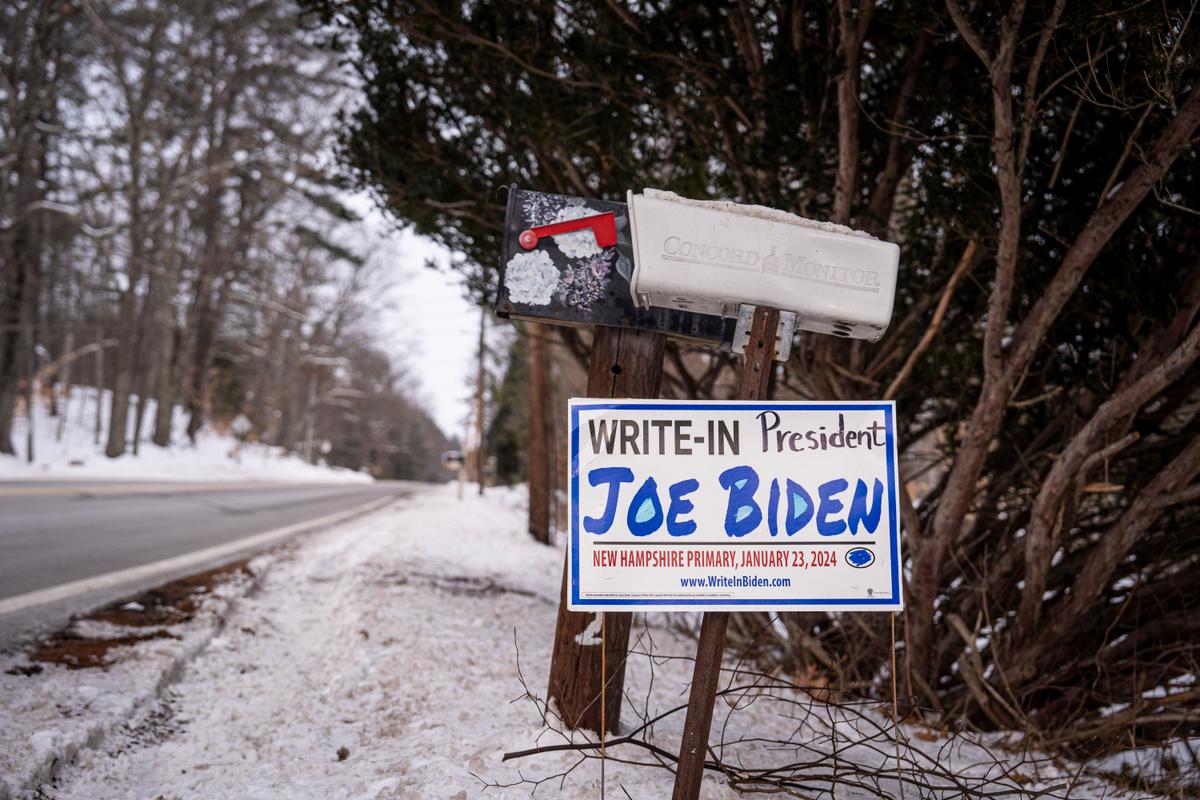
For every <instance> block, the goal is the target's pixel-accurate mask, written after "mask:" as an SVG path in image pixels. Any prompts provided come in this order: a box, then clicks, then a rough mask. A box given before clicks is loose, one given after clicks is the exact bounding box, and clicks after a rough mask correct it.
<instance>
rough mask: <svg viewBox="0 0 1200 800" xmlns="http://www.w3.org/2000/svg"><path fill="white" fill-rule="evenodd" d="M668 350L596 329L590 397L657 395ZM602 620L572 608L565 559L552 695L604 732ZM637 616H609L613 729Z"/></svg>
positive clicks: (608, 712)
mask: <svg viewBox="0 0 1200 800" xmlns="http://www.w3.org/2000/svg"><path fill="white" fill-rule="evenodd" d="M665 348H666V337H664V336H663V335H662V334H661V333H651V332H648V331H635V330H626V329H619V328H605V327H598V328H596V333H595V337H594V339H593V341H592V360H591V366H590V369H589V372H588V396H589V397H646V398H657V397H658V391H659V387H660V386H661V384H662V364H663V352H664V350H665ZM599 618H600V617H599V612H596V613H583V612H577V611H569V610H567V565H566V564H565V563H564V564H563V577H562V591H561V594H560V597H559V601H558V621H557V623H556V625H555V629H554V655H553V657H552V658H551V661H550V688H549V689H548V691H547V694H548V697H549V699H551V700H555V701H557V702H558V710H559V712H560V713H561V714H562V717H563V722H564V723H565V724H566V725H567V727H569V728H589V729H591V730H594V731H598V730H600V687H601V678H600V672H601V669H600V667H601V652H600V647H598V646H597V645H598V643H599V642H598V638H599V626H598V625H595V626H594V631H589V630H588V629H589V627H593V621H596V622H598V621H599ZM632 618H633V615H632V614H629V613H608V614H606V615H605V620H604V627H605V636H604V654H603V658H604V660H605V661H606V662H607V671H608V681H607V683H608V685H607V689H606V700H607V702H606V704H605V705H606V708H605V710H604V717H605V727H607V728H608V730H609V731H611V732H616V731H618V730H619V729H620V722H621V700H622V699H623V697H624V689H625V660H626V658H627V657H628V655H629V627H630V623H631V621H632ZM593 633H594V634H595V635H592V634H593ZM585 642H586V644H585Z"/></svg>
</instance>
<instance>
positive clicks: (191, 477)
mask: <svg viewBox="0 0 1200 800" xmlns="http://www.w3.org/2000/svg"><path fill="white" fill-rule="evenodd" d="M109 395H110V392H108V391H107V390H105V391H104V393H103V396H102V397H101V398H100V413H101V420H100V421H101V430H102V432H103V435H102V436H101V439H100V443H98V444H97V443H96V390H95V389H91V388H88V387H85V386H76V387H72V389H71V393H70V398H69V399H68V401H67V402H65V403H61V404H60V407H61V408H62V409H63V410H64V413H63V414H62V415H61V416H59V417H51V416H50V414H49V410H48V409H47V407H46V403H45V402H43V401H41V400H38V401H35V402H34V413H33V424H34V429H33V432H34V437H33V453H34V462H33V463H32V464H30V463H28V462H27V461H26V459H25V454H26V452H27V450H26V441H27V437H26V434H27V431H28V421H27V420H26V418H25V416H24V414H21V415H19V416H18V417H17V419H16V420H15V421H14V422H13V431H12V438H13V443H14V444H15V445H16V448H17V455H16V456H4V455H0V480H20V481H24V480H175V481H273V482H278V481H306V482H307V481H312V482H317V481H320V482H324V481H333V482H370V481H371V477H370V476H369V475H366V474H364V473H361V472H354V471H352V470H347V469H339V468H336V467H329V466H325V465H323V464H321V465H314V464H309V463H308V462H306V461H305V460H304V459H303V458H300V457H299V456H297V455H295V454H291V453H287V452H286V451H284V450H282V449H281V448H277V447H269V446H267V445H262V444H250V443H241V442H239V441H238V440H237V439H236V438H235V437H234V436H232V435H230V434H228V433H217V432H215V431H213V430H212V429H211V428H205V429H203V430H201V431H200V433H199V434H198V435H197V437H196V444H195V445H192V444H191V443H190V442H189V441H188V439H187V435H186V429H187V416H186V414H185V413H184V411H183V409H181V408H180V407H178V406H176V407H175V408H174V409H173V412H174V413H173V416H172V420H171V422H172V424H171V446H170V447H165V448H164V447H158V446H156V445H154V444H153V443H152V442H150V436H151V435H152V433H153V428H154V414H155V404H154V402H153V401H151V402H149V403H147V407H146V413H145V417H144V420H143V424H142V436H141V441H140V442H139V448H138V455H137V456H134V455H133V454H132V453H131V452H130V453H126V455H124V456H122V457H120V458H107V457H106V456H105V455H104V443H105V441H106V438H105V437H106V436H107V433H108V414H109ZM134 413H135V412H134V409H133V408H131V409H130V414H129V426H128V430H129V432H130V436H131V437H132V435H133V422H134Z"/></svg>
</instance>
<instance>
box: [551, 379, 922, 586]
mask: <svg viewBox="0 0 1200 800" xmlns="http://www.w3.org/2000/svg"><path fill="white" fill-rule="evenodd" d="M570 408H571V419H570V423H571V467H570V468H571V510H572V514H571V587H570V591H571V605H574V606H579V605H587V606H609V607H621V606H637V607H641V606H708V607H714V606H730V607H737V606H759V607H762V606H825V607H828V606H847V607H850V606H896V605H900V602H901V598H900V529H899V520H898V519H897V518H896V491H897V486H896V474H897V473H896V463H895V459H896V433H895V424H894V420H893V419H892V412H893V410H894V408H895V405H894V404H893V403H890V402H889V403H871V402H859V403H806V402H792V403H756V402H753V401H746V402H738V403H722V402H707V403H644V402H643V403H633V402H631V403H576V404H573V405H572V406H571V407H570ZM797 408H804V409H809V410H812V411H882V412H883V418H884V426H885V428H886V432H885V434H884V439H885V441H886V443H885V445H884V447H885V449H886V451H887V481H888V523H889V525H888V527H889V530H888V539H889V543H890V545H891V551H892V594H891V597H871V598H863V597H846V598H840V599H826V598H816V597H814V598H807V599H793V600H762V599H749V598H748V599H744V600H713V599H695V600H688V599H663V600H652V599H645V600H638V599H623V598H615V599H608V600H605V599H595V600H580V598H579V517H580V511H579V412H580V411H596V410H605V409H608V410H619V411H649V410H666V411H691V410H707V411H783V410H789V409H791V410H795V409H797Z"/></svg>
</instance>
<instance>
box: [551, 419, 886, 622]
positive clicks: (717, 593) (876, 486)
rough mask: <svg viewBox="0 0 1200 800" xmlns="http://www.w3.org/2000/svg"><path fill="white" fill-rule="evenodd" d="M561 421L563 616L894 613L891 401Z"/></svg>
mask: <svg viewBox="0 0 1200 800" xmlns="http://www.w3.org/2000/svg"><path fill="white" fill-rule="evenodd" d="M569 413H570V420H569V424H570V432H571V438H570V456H571V459H570V461H571V481H570V506H569V513H570V526H571V529H570V541H569V545H568V557H569V559H570V586H569V592H568V607H569V608H571V609H573V610H593V611H597V610H603V609H606V608H613V609H622V610H624V609H629V608H640V609H645V610H657V611H704V610H721V611H736V610H743V611H746V610H767V609H772V610H776V611H782V610H793V611H811V610H841V611H888V610H899V609H900V608H901V606H902V600H901V593H900V563H901V562H900V538H899V530H898V525H899V518H898V514H897V510H896V508H897V506H896V502H897V499H896V487H897V481H898V476H897V471H896V432H895V405H894V404H893V403H890V402H859V403H849V402H847V403H807V402H786V403H785V402H757V401H752V402H734V401H707V402H701V401H669V400H661V401H654V400H628V401H612V400H589V399H573V400H571V402H570V406H569Z"/></svg>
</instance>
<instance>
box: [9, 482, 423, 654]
mask: <svg viewBox="0 0 1200 800" xmlns="http://www.w3.org/2000/svg"><path fill="white" fill-rule="evenodd" d="M411 491H412V490H411V485H410V484H404V483H399V482H379V483H373V484H342V485H338V484H253V483H242V484H194V483H192V484H180V483H147V482H128V483H111V482H109V483H81V482H71V483H48V482H47V483H43V482H37V483H0V648H3V646H4V645H5V644H6V643H10V641H11V640H12V639H14V638H15V637H17V636H18V635H20V634H25V633H29V632H32V631H34V630H35V629H40V628H43V627H46V626H48V625H52V624H55V623H61V622H62V621H65V619H66V617H67V616H68V615H69V614H70V613H71V612H73V611H76V610H79V609H81V608H84V607H90V606H95V605H98V604H100V603H103V602H108V601H110V600H113V599H116V598H117V597H120V596H122V595H123V594H128V593H131V592H134V591H139V590H141V589H144V588H147V587H148V586H152V585H155V584H156V583H160V582H162V581H165V580H170V579H172V578H175V577H180V575H183V574H191V573H193V572H197V571H200V570H202V569H206V568H211V567H212V566H216V563H203V562H202V561H196V560H195V559H192V560H189V559H188V558H187V556H188V554H195V553H197V552H201V553H204V552H210V551H211V552H213V558H212V559H209V560H210V561H215V562H217V563H219V562H221V561H230V560H234V558H236V557H237V556H238V555H239V554H238V553H237V552H235V551H236V550H237V547H238V543H239V542H242V541H248V545H247V548H248V549H253V547H254V545H255V544H258V546H261V541H259V542H257V543H256V542H255V541H254V540H253V539H252V538H251V537H256V536H258V538H259V539H260V540H261V539H262V538H263V537H261V536H260V535H261V534H263V533H264V532H267V531H274V530H277V529H280V528H285V527H288V526H301V527H302V526H303V525H304V523H308V522H312V521H315V520H320V519H323V518H326V517H330V516H331V515H334V514H337V513H338V512H347V511H350V510H352V509H356V508H361V507H365V506H367V505H368V504H371V503H372V502H381V501H384V500H385V499H386V498H388V497H400V496H403V495H405V494H407V493H409V492H411ZM217 546H224V547H223V549H221V550H220V551H219V555H218V551H213V550H212V549H213V548H214V547H217ZM159 564H163V565H164V568H163V569H162V570H158V569H157V566H156V565H159ZM135 573H136V575H135ZM114 575H115V576H117V577H116V578H114V577H113V576H114ZM123 576H131V577H130V580H129V581H124V577H123ZM116 580H121V581H122V582H121V583H120V585H111V584H113V582H114V581H116ZM103 584H110V585H103ZM64 593H69V594H70V596H69V597H63V596H61V595H63V594H64ZM6 604H7V605H6ZM22 638H24V637H22Z"/></svg>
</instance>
